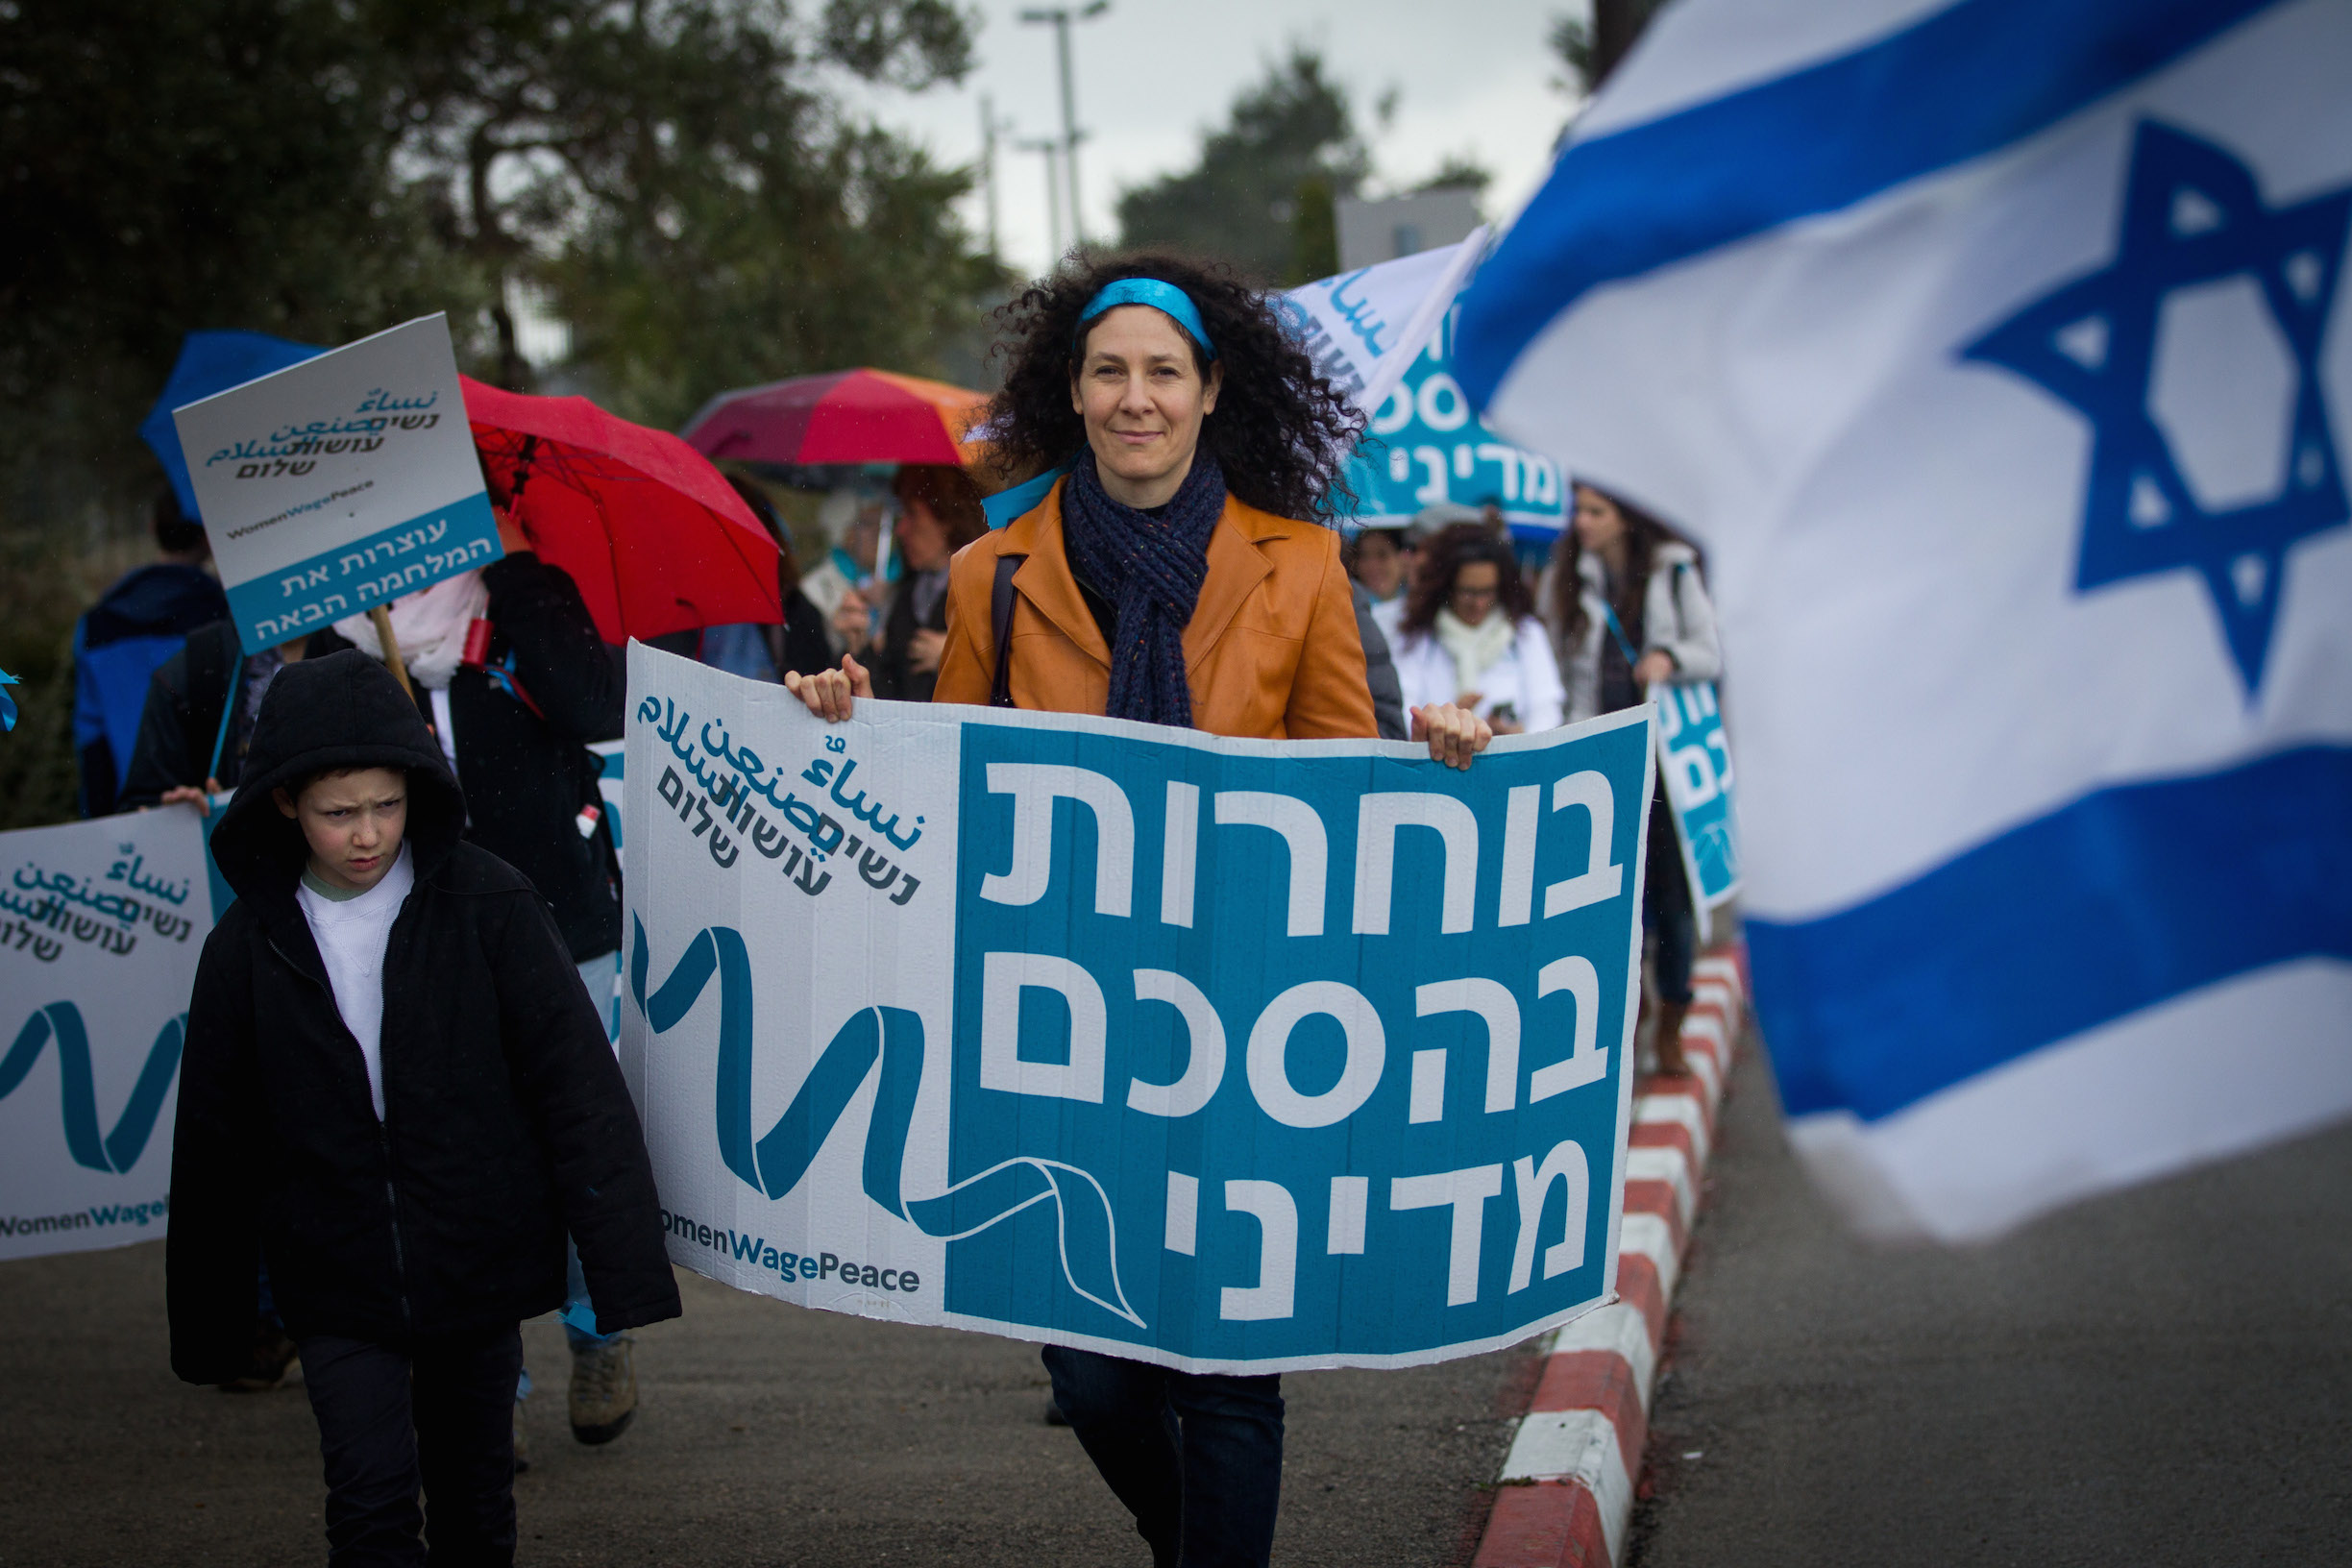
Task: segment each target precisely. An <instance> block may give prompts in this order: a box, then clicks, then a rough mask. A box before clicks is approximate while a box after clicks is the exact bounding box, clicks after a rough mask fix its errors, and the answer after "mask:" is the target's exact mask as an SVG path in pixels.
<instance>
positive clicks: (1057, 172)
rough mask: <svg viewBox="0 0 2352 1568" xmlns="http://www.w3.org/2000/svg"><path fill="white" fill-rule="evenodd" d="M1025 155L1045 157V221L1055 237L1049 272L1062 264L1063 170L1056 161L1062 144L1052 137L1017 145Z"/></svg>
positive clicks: (1046, 268) (1048, 265)
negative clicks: (1040, 154)
mask: <svg viewBox="0 0 2352 1568" xmlns="http://www.w3.org/2000/svg"><path fill="white" fill-rule="evenodd" d="M1015 145H1016V146H1017V147H1019V148H1020V150H1021V151H1022V152H1024V153H1043V154H1044V155H1045V221H1046V224H1047V227H1048V232H1049V233H1051V234H1052V235H1053V257H1052V258H1051V259H1050V260H1048V261H1047V262H1046V264H1045V270H1046V271H1047V272H1051V271H1053V269H1054V268H1056V267H1058V266H1060V265H1061V264H1062V168H1061V165H1060V164H1059V163H1058V162H1056V161H1055V160H1056V159H1058V158H1059V157H1060V156H1061V153H1062V144H1061V143H1060V142H1058V141H1056V140H1054V139H1053V138H1052V137H1051V136H1046V137H1043V138H1042V139H1041V140H1037V141H1023V142H1017V143H1015Z"/></svg>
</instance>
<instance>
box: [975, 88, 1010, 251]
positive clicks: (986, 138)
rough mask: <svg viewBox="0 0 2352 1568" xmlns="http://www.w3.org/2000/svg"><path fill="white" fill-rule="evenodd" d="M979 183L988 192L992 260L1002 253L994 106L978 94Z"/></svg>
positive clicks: (984, 94) (984, 96)
mask: <svg viewBox="0 0 2352 1568" xmlns="http://www.w3.org/2000/svg"><path fill="white" fill-rule="evenodd" d="M980 184H981V185H982V186H983V187H984V188H985V189H986V190H987V192H988V241H989V257H990V258H991V259H992V260H993V259H996V258H997V257H1001V256H1002V255H1003V254H1004V247H1003V246H1002V245H1000V244H999V243H998V242H997V228H996V106H995V104H993V103H992V102H991V101H990V99H989V95H988V94H987V93H985V92H984V93H982V94H981V95H980Z"/></svg>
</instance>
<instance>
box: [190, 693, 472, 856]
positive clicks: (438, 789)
mask: <svg viewBox="0 0 2352 1568" xmlns="http://www.w3.org/2000/svg"><path fill="white" fill-rule="evenodd" d="M343 768H398V769H400V770H402V771H403V772H405V773H406V774H407V775H408V824H407V830H406V832H405V834H404V840H405V842H406V844H407V845H408V849H409V853H410V854H412V855H413V856H415V863H416V870H417V875H418V876H419V877H420V878H422V877H424V876H425V875H426V874H428V873H429V872H430V871H431V870H433V869H434V868H435V867H437V866H438V865H440V863H441V862H442V861H443V860H444V859H446V858H448V855H449V852H450V850H451V849H452V848H453V846H454V845H456V843H457V838H458V835H459V834H460V833H462V832H463V831H464V830H465V797H464V796H461V795H459V794H458V792H457V780H456V778H455V777H454V776H453V774H452V773H451V772H450V769H449V762H448V759H446V758H445V757H443V756H442V754H441V747H440V745H439V743H437V742H436V741H435V740H434V739H433V733H432V731H431V730H430V729H429V728H427V727H426V724H425V717H424V715H423V714H421V713H419V712H418V711H417V706H416V704H415V703H414V702H413V701H411V700H409V698H408V696H407V694H406V693H404V692H403V691H402V690H401V688H400V682H399V681H398V680H395V679H394V678H393V676H392V673H391V672H390V671H389V670H386V669H385V668H384V667H383V666H382V665H380V664H379V663H377V662H376V661H375V660H374V659H371V658H369V657H368V656H367V655H366V654H364V653H362V652H360V651H358V650H357V649H343V650H342V651H340V652H337V653H329V654H327V655H325V656H323V657H320V658H309V659H304V660H303V661H302V662H301V663H299V664H289V665H287V666H286V667H285V668H284V669H282V670H281V671H279V672H278V674H277V676H276V678H274V679H273V680H271V682H270V686H269V691H268V693H267V695H265V696H264V697H263V698H261V712H260V715H259V717H258V718H257V719H256V720H255V721H254V731H253V741H252V744H251V745H250V746H249V747H248V748H247V750H246V753H245V768H244V772H243V773H242V774H241V775H239V778H238V782H237V791H236V796H235V798H233V799H232V800H231V801H230V802H229V808H228V810H226V811H224V812H222V813H221V820H220V825H218V826H217V827H215V828H213V829H212V858H213V859H214V860H215V861H216V862H218V863H219V866H220V870H221V875H222V876H223V877H225V878H227V879H228V882H229V885H230V886H231V887H233V888H234V889H235V890H236V892H237V896H239V897H240V898H245V897H252V896H254V895H256V894H275V895H276V896H278V897H282V898H290V897H292V895H293V892H294V884H295V882H296V881H297V880H298V879H299V878H300V877H301V875H302V869H303V863H304V861H305V860H306V858H307V855H308V849H307V846H306V845H305V844H304V842H303V836H302V829H301V827H299V826H298V825H297V824H296V823H295V822H294V821H293V820H292V819H290V818H288V817H286V816H285V815H284V814H283V813H282V812H280V811H279V809H278V805H277V802H276V801H274V800H272V799H271V798H270V792H271V791H273V790H276V789H278V788H280V787H282V786H283V787H286V788H291V787H292V786H293V784H294V783H295V781H296V780H298V779H302V778H305V777H307V776H309V775H311V774H313V773H320V772H331V771H332V770H336V769H343Z"/></svg>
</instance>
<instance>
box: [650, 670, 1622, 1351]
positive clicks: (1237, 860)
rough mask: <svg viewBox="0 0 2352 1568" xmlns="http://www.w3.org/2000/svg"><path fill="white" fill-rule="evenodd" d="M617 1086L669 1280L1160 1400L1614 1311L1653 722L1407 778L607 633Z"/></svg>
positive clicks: (1393, 747) (1402, 769) (1417, 768)
mask: <svg viewBox="0 0 2352 1568" xmlns="http://www.w3.org/2000/svg"><path fill="white" fill-rule="evenodd" d="M629 691H630V693H631V694H632V697H633V698H634V702H633V707H632V709H631V713H630V716H629V722H628V733H627V742H626V744H627V766H626V785H625V788H626V792H627V810H626V816H627V819H628V827H629V851H628V852H629V874H628V878H627V900H628V920H627V939H628V940H627V945H626V946H625V949H624V950H625V955H626V958H627V974H626V976H625V988H624V989H625V992H626V995H625V998H624V1001H623V1006H622V1031H621V1062H622V1069H623V1071H624V1073H625V1076H626V1077H627V1079H628V1082H629V1086H630V1089H631V1091H632V1092H633V1093H634V1094H635V1096H636V1099H637V1103H638V1106H639V1109H640V1111H641V1114H642V1115H643V1118H644V1124H645V1130H646V1139H647V1144H648V1147H649V1150H650V1152H651V1155H652V1160H653V1169H654V1177H655V1181H656V1183H657V1185H658V1187H659V1188H660V1192H661V1201H662V1206H663V1210H664V1214H665V1224H666V1226H667V1228H668V1231H669V1236H670V1255H671V1258H672V1259H673V1261H674V1262H678V1263H680V1264H682V1265H684V1266H686V1267H689V1268H692V1269H694V1270H696V1271H698V1272H699V1273H702V1274H706V1275H709V1276H711V1277H712V1278H715V1279H719V1280H723V1281H725V1282H726V1283H728V1284H731V1285H734V1286H739V1287H741V1288H744V1289H747V1290H753V1291H758V1292H761V1293H764V1294H767V1295H772V1296H776V1297H779V1298H781V1299H783V1300H787V1301H792V1302H796V1303H799V1304H801V1305H803V1306H810V1307H820V1308H825V1309H829V1310H832V1311H848V1312H856V1313H861V1314H865V1315H870V1316H878V1317H891V1318H896V1319H899V1320H902V1321H906V1322H914V1323H943V1324H948V1325H952V1326H957V1327H963V1328H970V1329H979V1330H985V1331H987V1332H991V1333H995V1334H1002V1335H1011V1336H1014V1337H1017V1338H1024V1339H1034V1340H1042V1341H1046V1342H1049V1343H1057V1344H1067V1345H1077V1346H1084V1347H1088V1348H1092V1349H1098V1350H1104V1351H1109V1352H1112V1353H1115V1354H1117V1355H1121V1356H1126V1357H1131V1358H1135V1359H1139V1360H1148V1361H1154V1362H1158V1363H1161V1364H1164V1365H1168V1366H1174V1367H1180V1368H1186V1369H1191V1370H1211V1369H1229V1370H1231V1369H1246V1370H1254V1371H1278V1370H1285V1369H1298V1368H1306V1367H1317V1366H1337V1365H1359V1366H1398V1365H1411V1364H1416V1363H1421V1362H1427V1361H1433V1360H1444V1359H1447V1358H1450V1357H1454V1356H1462V1355H1469V1354H1473V1353H1476V1352H1479V1351H1483V1350H1488V1349H1493V1348H1496V1347H1498V1346H1501V1345H1506V1344H1509V1343H1511V1342H1513V1341H1515V1340H1517V1339H1519V1338H1522V1337H1524V1336H1525V1335H1529V1334H1531V1333H1534V1332H1536V1331H1538V1330H1540V1329H1542V1328H1545V1327H1547V1326H1549V1325H1551V1324H1555V1323H1558V1322H1561V1321H1563V1320H1565V1319H1567V1318H1569V1317H1573V1316H1575V1315H1576V1314H1578V1313H1579V1312H1581V1311H1586V1310H1587V1309H1589V1308H1591V1307H1593V1306H1595V1305H1598V1304H1599V1303H1601V1302H1603V1301H1605V1300H1607V1299H1608V1297H1609V1292H1610V1291H1611V1289H1612V1288H1613V1286H1614V1282H1615V1270H1616V1260H1617V1236H1618V1221H1619V1215H1620V1213H1621V1206H1622V1196H1623V1190H1624V1178H1625V1163H1626V1134H1627V1125H1628V1117H1629V1104H1630V1097H1631V1089H1632V1077H1631V1071H1630V1067H1631V1064H1630V1063H1629V1061H1628V1056H1629V1049H1630V1043H1631V1040H1632V1029H1633V1020H1634V1014H1635V1010H1636V1006H1637V1003H1638V998H1639V992H1638V984H1637V979H1636V975H1637V964H1638V959H1639V909H1638V905H1639V900H1640V883H1641V871H1640V869H1641V866H1642V864H1643V852H1644V842H1643V835H1644V832H1645V829H1646V826H1647V822H1648V820H1649V811H1648V805H1649V798H1650V792H1651V790H1652V788H1653V785H1654V779H1653V765H1652V727H1651V721H1650V710H1649V709H1648V708H1647V707H1642V708H1637V709H1634V710H1631V711H1629V712H1628V713H1624V714H1615V715H1610V716H1608V717H1607V718H1605V719H1601V720H1597V721H1594V722H1592V723H1585V724H1580V725H1577V726H1574V727H1571V728H1564V729H1556V730H1552V731H1550V732H1547V733H1545V734H1541V735H1530V736H1521V737H1513V738H1510V739H1507V740H1503V741H1499V742H1497V743H1496V745H1495V746H1494V747H1493V748H1492V749H1491V750H1489V751H1488V752H1486V753H1485V754H1484V755H1482V756H1481V757H1480V758H1479V760H1478V763H1477V765H1476V766H1475V767H1473V768H1471V769H1470V770H1468V771H1467V772H1457V771H1455V770H1453V769H1448V768H1444V767H1440V766H1438V765H1436V764H1434V763H1432V762H1431V761H1430V760H1429V756H1428V752H1427V750H1426V748H1416V747H1410V746H1406V745H1397V744H1386V743H1382V742H1377V741H1312V742H1289V743H1273V742H1262V741H1237V740H1224V739H1219V738H1216V737H1213V736H1208V735H1203V734H1200V733H1198V732H1197V731H1192V730H1183V729H1169V728H1162V727H1158V726H1153V725H1145V724H1137V723H1120V722H1115V721H1110V720H1102V719H1091V718H1077V717H1070V716H1065V715H1056V714H1040V713H1027V712H1016V711H1012V710H1003V709H985V708H974V707H963V706H950V705H938V706H932V705H916V704H907V703H894V702H871V703H867V702H861V703H860V704H859V705H858V711H857V717H856V718H855V719H853V720H851V721H850V722H848V723H844V724H839V725H826V724H822V723H819V722H818V721H816V720H815V719H813V718H811V717H810V716H809V714H808V713H807V711H806V710H805V709H804V708H803V707H802V706H801V704H800V702H799V700H798V699H797V698H794V697H793V696H792V695H791V694H789V693H787V692H785V691H784V690H783V689H782V688H780V687H776V686H772V685H768V684H764V683H759V682H753V681H747V680H743V679H741V678H738V677H736V676H733V675H729V674H724V673H723V672H721V671H717V670H712V669H708V668H705V667H703V666H701V665H698V664H695V663H692V662H690V661H687V660H684V659H678V658H674V657H671V656H669V655H666V654H662V653H658V652H655V651H653V650H651V649H647V648H645V647H643V646H642V645H633V646H632V647H631V648H630V649H629Z"/></svg>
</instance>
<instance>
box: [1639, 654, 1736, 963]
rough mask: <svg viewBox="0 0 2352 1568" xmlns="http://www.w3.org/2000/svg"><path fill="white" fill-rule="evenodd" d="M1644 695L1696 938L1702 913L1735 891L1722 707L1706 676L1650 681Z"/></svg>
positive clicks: (1704, 923)
mask: <svg viewBox="0 0 2352 1568" xmlns="http://www.w3.org/2000/svg"><path fill="white" fill-rule="evenodd" d="M1650 700H1651V701H1652V702H1654V703H1656V704H1657V710H1658V750H1659V752H1660V753H1661V758H1660V760H1661V762H1662V764H1663V766H1664V769H1665V774H1666V803H1667V804H1668V805H1670V806H1672V807H1673V808H1674V809H1673V812H1672V816H1673V817H1674V822H1675V839H1676V842H1677V843H1678V845H1679V846H1680V848H1681V851H1682V874H1683V875H1684V876H1685V877H1687V878H1688V879H1689V881H1690V890H1691V908H1692V909H1694V910H1696V911H1698V913H1699V932H1700V940H1701V941H1705V940H1706V938H1707V934H1708V920H1707V913H1708V911H1710V910H1713V909H1717V908H1719V907H1721V906H1722V905H1724V904H1726V903H1728V902H1729V901H1730V900H1731V899H1732V898H1733V897H1735V896H1737V895H1738V894H1739V890H1740V861H1739V820H1738V815H1737V813H1736V811H1735V810H1734V809H1733V807H1734V800H1733V797H1732V793H1731V747H1730V746H1729V744H1728V743H1727V741H1726V740H1725V738H1724V726H1723V710H1722V708H1721V706H1720V704H1718V703H1717V701H1716V699H1715V683H1714V682H1713V681H1711V680H1691V681H1677V682H1673V683H1671V684H1667V683H1660V684H1658V685H1654V686H1652V687H1651V688H1650Z"/></svg>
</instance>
